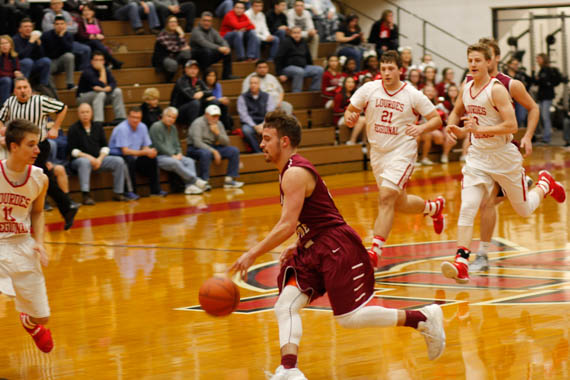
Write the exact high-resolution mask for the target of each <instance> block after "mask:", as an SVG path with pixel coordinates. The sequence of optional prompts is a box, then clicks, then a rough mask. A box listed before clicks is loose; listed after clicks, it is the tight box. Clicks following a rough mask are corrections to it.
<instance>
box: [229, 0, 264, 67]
mask: <svg viewBox="0 0 570 380" xmlns="http://www.w3.org/2000/svg"><path fill="white" fill-rule="evenodd" d="M220 35H221V36H222V37H224V38H225V40H226V41H228V43H229V44H230V46H231V47H232V49H233V50H234V51H235V53H236V55H237V59H238V61H244V60H245V59H246V58H247V59H249V60H255V59H257V58H259V38H257V35H256V34H255V25H253V23H252V22H251V20H250V19H249V17H247V16H246V15H245V4H244V3H243V2H241V1H238V2H237V3H236V4H235V5H234V9H232V10H231V11H229V12H228V13H227V14H226V15H225V16H224V19H223V20H222V25H221V26H220ZM246 45H247V55H246V50H245V49H246Z"/></svg>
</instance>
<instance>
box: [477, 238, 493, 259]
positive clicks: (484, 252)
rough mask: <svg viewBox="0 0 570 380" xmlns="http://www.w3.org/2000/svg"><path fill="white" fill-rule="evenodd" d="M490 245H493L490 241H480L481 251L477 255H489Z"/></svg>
mask: <svg viewBox="0 0 570 380" xmlns="http://www.w3.org/2000/svg"><path fill="white" fill-rule="evenodd" d="M490 247H491V242H490V241H483V240H481V243H479V252H477V255H479V256H487V252H489V248H490Z"/></svg>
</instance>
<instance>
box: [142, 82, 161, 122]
mask: <svg viewBox="0 0 570 380" xmlns="http://www.w3.org/2000/svg"><path fill="white" fill-rule="evenodd" d="M142 100H143V103H142V104H141V110H142V122H143V123H144V125H146V126H152V125H153V124H154V123H156V122H157V121H159V120H160V119H161V118H162V108H161V107H160V105H159V104H158V102H159V101H160V91H158V89H157V88H155V87H149V88H147V89H146V90H144V93H143V96H142Z"/></svg>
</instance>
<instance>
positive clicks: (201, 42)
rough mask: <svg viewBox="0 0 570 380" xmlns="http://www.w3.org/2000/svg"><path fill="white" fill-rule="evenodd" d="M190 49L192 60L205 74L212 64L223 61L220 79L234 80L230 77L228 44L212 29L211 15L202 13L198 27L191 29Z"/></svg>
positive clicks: (230, 64) (230, 56) (230, 67)
mask: <svg viewBox="0 0 570 380" xmlns="http://www.w3.org/2000/svg"><path fill="white" fill-rule="evenodd" d="M190 47H191V48H192V55H193V56H194V59H196V60H197V61H198V63H199V64H200V69H201V70H202V71H203V72H205V71H206V69H207V68H208V67H209V66H210V65H211V64H213V63H216V62H218V61H219V60H220V59H221V60H223V69H222V79H235V78H236V77H234V76H232V55H231V50H230V47H229V44H228V42H227V41H226V40H224V39H223V38H222V37H221V36H220V34H219V33H218V31H217V30H215V29H214V28H212V14H211V13H210V12H202V17H200V23H199V25H197V26H195V27H194V29H192V35H191V36H190Z"/></svg>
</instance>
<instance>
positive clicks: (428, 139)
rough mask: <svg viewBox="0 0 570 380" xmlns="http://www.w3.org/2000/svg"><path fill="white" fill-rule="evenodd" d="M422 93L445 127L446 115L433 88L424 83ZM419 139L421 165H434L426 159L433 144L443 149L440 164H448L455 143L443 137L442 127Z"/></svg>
mask: <svg viewBox="0 0 570 380" xmlns="http://www.w3.org/2000/svg"><path fill="white" fill-rule="evenodd" d="M422 91H423V93H424V95H425V96H426V97H427V98H428V99H429V100H430V101H431V102H432V103H433V104H434V105H435V106H436V110H437V112H438V113H439V116H440V117H441V119H442V120H444V125H445V120H446V119H447V115H446V114H445V111H444V109H443V107H442V106H440V105H439V104H438V102H439V101H438V96H437V90H436V88H435V86H434V85H432V84H427V83H426V85H425V86H424V88H423V90H422ZM419 139H420V140H421V141H423V144H422V154H421V158H420V161H419V162H420V163H421V164H422V165H426V166H429V165H433V164H434V162H433V161H432V160H430V159H429V157H428V154H429V152H430V150H431V147H432V144H433V143H435V144H437V145H441V146H442V147H443V152H442V154H441V163H443V164H447V163H448V162H449V152H450V151H451V148H453V146H454V145H455V143H454V142H452V141H451V140H449V139H447V138H446V137H445V134H444V132H443V127H440V128H439V129H436V130H435V131H431V132H427V133H423V134H422V135H421V136H419Z"/></svg>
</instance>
